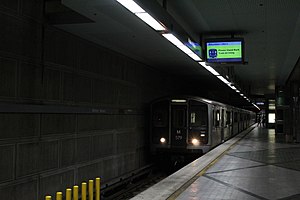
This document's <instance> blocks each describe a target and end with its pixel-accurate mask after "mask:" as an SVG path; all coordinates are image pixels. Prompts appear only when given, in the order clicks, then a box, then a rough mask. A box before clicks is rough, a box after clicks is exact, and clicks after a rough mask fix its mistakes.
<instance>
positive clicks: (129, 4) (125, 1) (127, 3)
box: [117, 0, 145, 13]
mask: <svg viewBox="0 0 300 200" xmlns="http://www.w3.org/2000/svg"><path fill="white" fill-rule="evenodd" d="M117 2H119V3H120V4H121V5H122V6H124V7H125V8H127V9H128V10H129V11H130V12H132V13H141V12H145V10H143V9H142V8H141V7H140V6H139V5H138V4H136V3H135V2H134V1H132V0H117Z"/></svg>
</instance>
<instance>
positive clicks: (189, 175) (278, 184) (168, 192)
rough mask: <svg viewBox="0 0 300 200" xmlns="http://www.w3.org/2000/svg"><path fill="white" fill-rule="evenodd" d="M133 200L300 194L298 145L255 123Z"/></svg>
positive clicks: (285, 198)
mask: <svg viewBox="0 0 300 200" xmlns="http://www.w3.org/2000/svg"><path fill="white" fill-rule="evenodd" d="M200 165H201V166H200ZM191 170H194V171H193V172H191ZM197 170H198V171H197ZM176 181H177V182H176ZM178 182H179V183H178ZM133 199H139V200H141V199H151V200H154V199H169V200H170V199H178V200H196V199H197V200H199V199H203V200H216V199H228V200H229V199H230V200H233V199H239V200H240V199H249V200H250V199H251V200H255V199H264V200H265V199H270V200H274V199H281V200H296V199H300V144H292V143H286V142H285V137H284V135H279V134H275V130H274V129H266V128H262V127H256V126H255V125H254V126H252V127H250V128H249V129H248V130H246V131H244V132H242V133H241V134H239V135H237V136H236V137H234V138H232V139H230V140H229V141H227V142H225V143H223V144H222V145H220V146H218V147H217V148H215V149H213V150H212V151H210V152H209V153H207V154H205V155H204V156H202V157H201V158H199V159H197V160H195V161H194V162H192V163H190V164H189V165H187V166H185V167H184V168H182V169H180V170H179V171H177V172H175V173H174V174H172V175H170V176H169V177H167V178H166V179H164V180H162V181H161V182H159V183H157V184H156V185H154V186H153V187H151V188H149V189H147V190H146V191H144V192H143V193H141V194H139V195H137V196H136V197H135V198H133Z"/></svg>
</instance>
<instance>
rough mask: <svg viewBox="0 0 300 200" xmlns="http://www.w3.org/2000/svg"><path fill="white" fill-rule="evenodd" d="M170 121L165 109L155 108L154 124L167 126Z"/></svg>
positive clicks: (155, 125)
mask: <svg viewBox="0 0 300 200" xmlns="http://www.w3.org/2000/svg"><path fill="white" fill-rule="evenodd" d="M167 123H168V113H167V111H163V110H155V111H154V112H153V126H154V127H165V126H167Z"/></svg>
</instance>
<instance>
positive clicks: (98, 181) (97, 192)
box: [96, 178, 100, 200]
mask: <svg viewBox="0 0 300 200" xmlns="http://www.w3.org/2000/svg"><path fill="white" fill-rule="evenodd" d="M96 200H100V178H96Z"/></svg>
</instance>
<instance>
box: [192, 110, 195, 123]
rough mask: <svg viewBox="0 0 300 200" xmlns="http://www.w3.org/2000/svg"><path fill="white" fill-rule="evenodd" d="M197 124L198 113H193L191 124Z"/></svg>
mask: <svg viewBox="0 0 300 200" xmlns="http://www.w3.org/2000/svg"><path fill="white" fill-rule="evenodd" d="M195 123H196V113H195V112H192V113H191V124H195Z"/></svg>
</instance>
